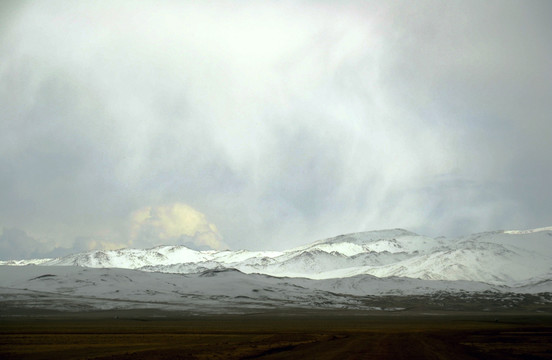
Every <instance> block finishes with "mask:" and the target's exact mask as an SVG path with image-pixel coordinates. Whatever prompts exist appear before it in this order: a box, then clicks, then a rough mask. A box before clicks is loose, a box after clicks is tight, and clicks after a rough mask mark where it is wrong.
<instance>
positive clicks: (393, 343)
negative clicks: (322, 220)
mask: <svg viewBox="0 0 552 360" xmlns="http://www.w3.org/2000/svg"><path fill="white" fill-rule="evenodd" d="M0 358H2V359H133V360H136V359H551V358H552V317H551V316H550V315H542V316H540V315H536V314H534V313H533V314H521V313H518V314H512V313H508V314H488V313H486V314H485V313H453V312H449V313H445V312H442V313H432V314H428V313H412V312H400V313H375V312H352V311H332V312H328V311H324V312H322V311H297V312H285V313H282V312H275V313H265V314H249V315H222V316H190V315H186V314H172V313H163V312H155V311H145V312H144V311H126V312H97V313H86V314H80V315H75V314H73V315H57V316H55V315H48V316H44V315H41V316H25V317H17V318H16V317H10V318H3V319H1V325H0Z"/></svg>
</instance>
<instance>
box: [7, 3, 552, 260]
mask: <svg viewBox="0 0 552 360" xmlns="http://www.w3.org/2000/svg"><path fill="white" fill-rule="evenodd" d="M551 24H552V3H551V2H549V1H542V2H541V1H514V2H510V1H464V0H463V1H403V2H400V1H399V2H388V1H358V2H356V1H237V0H236V1H212V2H201V1H156V2H147V1H142V2H135V1H129V2H126V1H78V2H71V1H32V2H22V1H14V2H8V1H3V2H2V3H1V5H0V229H1V230H0V234H1V235H0V258H4V259H6V258H25V257H39V256H40V257H42V256H51V255H62V254H67V253H69V252H74V251H81V250H86V249H102V248H104V249H111V248H119V247H123V246H124V247H151V246H155V245H159V244H188V245H190V246H193V247H197V248H206V247H212V248H219V249H220V248H230V249H240V248H246V249H283V248H287V247H292V246H298V245H301V244H305V243H308V242H311V241H314V240H318V239H321V238H326V237H331V236H335V235H338V234H343V233H350V232H357V231H364V230H375V229H385V228H396V227H401V228H406V229H409V230H411V231H414V232H417V233H420V234H423V235H429V236H439V235H445V236H448V237H453V236H460V235H467V234H470V233H475V232H480V231H486V230H496V229H526V228H535V227H542V226H550V225H552V216H551V215H552V191H550V185H551V184H552V166H551V165H552V160H551V159H552V156H551V154H552V141H551V140H550V139H551V135H552V122H551V120H552V119H551V114H552V66H551V62H550V61H551V60H550V59H551V58H552V41H551V39H552V26H551Z"/></svg>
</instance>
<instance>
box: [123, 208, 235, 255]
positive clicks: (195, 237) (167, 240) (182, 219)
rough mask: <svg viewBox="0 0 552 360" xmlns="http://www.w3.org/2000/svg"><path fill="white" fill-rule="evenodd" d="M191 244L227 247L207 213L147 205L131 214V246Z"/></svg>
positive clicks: (213, 247) (214, 247)
mask: <svg viewBox="0 0 552 360" xmlns="http://www.w3.org/2000/svg"><path fill="white" fill-rule="evenodd" d="M188 242H191V243H192V244H194V245H195V246H196V247H208V248H211V249H216V250H222V249H226V248H227V245H226V244H224V242H222V236H221V235H220V233H219V232H218V230H217V227H216V226H215V225H214V224H213V223H210V222H209V221H208V220H207V218H206V217H205V215H204V214H202V213H201V212H199V211H197V210H195V209H194V208H192V207H191V206H188V205H186V204H181V203H174V204H170V205H161V206H153V207H152V206H148V207H144V208H141V209H139V210H136V211H134V212H133V213H132V215H131V237H130V241H129V245H131V246H136V245H138V246H144V245H146V244H149V245H150V246H154V245H158V244H160V243H161V244H175V243H180V244H186V243H188Z"/></svg>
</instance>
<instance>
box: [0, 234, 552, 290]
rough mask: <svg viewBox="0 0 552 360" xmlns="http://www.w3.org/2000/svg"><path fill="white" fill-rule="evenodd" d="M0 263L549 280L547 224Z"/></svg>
mask: <svg viewBox="0 0 552 360" xmlns="http://www.w3.org/2000/svg"><path fill="white" fill-rule="evenodd" d="M2 263H3V264H5V265H24V264H27V263H36V264H41V265H44V266H83V267H94V268H126V269H141V270H144V271H150V272H167V273H180V274H192V273H200V272H203V271H206V270H215V269H218V270H221V269H227V268H234V269H238V270H240V271H241V272H243V273H248V274H252V273H259V274H265V275H271V276H280V277H305V278H311V279H332V278H344V277H352V276H357V275H373V276H377V277H393V276H398V277H409V278H417V279H423V280H451V281H457V280H465V281H478V282H485V283H489V284H494V285H507V286H523V285H524V284H530V283H532V282H534V281H536V280H537V279H540V281H542V280H543V279H550V274H551V273H552V228H541V229H534V230H526V231H494V232H486V233H480V234H474V235H470V236H467V237H463V238H460V239H445V238H437V239H433V238H429V237H426V236H420V235H417V234H414V233H412V232H409V231H407V230H402V229H393V230H380V231H370V232H363V233H355V234H348V235H341V236H337V237H334V238H330V239H324V240H320V241H317V242H314V243H312V244H308V245H305V246H301V247H297V248H294V249H290V250H287V251H282V252H277V251H246V250H240V251H195V250H191V249H188V248H186V247H184V246H158V247H155V248H152V249H121V250H112V251H91V252H85V253H79V254H74V255H70V256H66V257H63V258H58V259H51V260H37V261H28V262H23V261H20V262H0V264H2Z"/></svg>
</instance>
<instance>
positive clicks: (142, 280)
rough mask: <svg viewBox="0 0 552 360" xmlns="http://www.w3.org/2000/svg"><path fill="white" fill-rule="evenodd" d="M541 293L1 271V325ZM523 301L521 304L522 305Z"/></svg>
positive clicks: (391, 281) (357, 281)
mask: <svg viewBox="0 0 552 360" xmlns="http://www.w3.org/2000/svg"><path fill="white" fill-rule="evenodd" d="M543 291H548V292H550V291H552V284H550V282H548V283H546V284H545V283H539V284H536V285H535V286H533V287H529V286H526V287H524V288H519V289H517V288H505V287H497V286H492V285H488V284H484V283H477V282H470V281H429V280H419V279H409V278H396V277H395V278H386V279H384V278H377V277H374V276H370V275H360V276H354V277H350V278H343V279H326V280H312V279H305V278H276V277H270V276H267V275H260V274H244V273H241V272H239V271H237V270H224V271H206V272H203V273H199V274H187V275H182V274H167V273H155V272H144V271H138V270H128V269H107V268H104V269H98V268H83V267H76V266H24V267H14V266H0V305H1V306H0V318H1V317H2V316H4V315H8V316H9V314H10V313H9V309H13V308H19V309H21V308H29V307H34V308H41V309H51V310H62V311H83V310H84V311H86V310H94V309H103V310H108V309H161V310H185V311H190V312H194V313H206V312H225V313H228V312H231V311H237V312H244V311H251V310H255V309H285V308H308V309H312V308H316V309H321V308H322V309H328V308H334V309H336V308H337V309H341V308H347V309H363V310H399V308H396V307H392V306H389V305H386V304H387V301H388V300H386V297H389V296H401V297H402V296H406V295H413V296H430V297H433V298H436V299H437V300H438V301H439V302H441V303H442V302H443V301H446V299H447V297H449V296H456V298H457V299H458V297H460V298H462V299H468V300H469V299H471V298H477V297H481V296H483V297H484V298H486V299H490V300H491V302H493V303H498V304H500V302H501V301H503V300H504V299H506V298H508V297H510V298H511V297H512V296H513V297H514V298H515V297H516V295H515V294H516V293H523V294H530V293H533V294H535V295H533V300H532V301H535V298H536V300H537V301H539V302H541V301H545V302H548V303H550V302H552V298H551V297H550V296H544V297H543V296H542V295H539V294H537V293H541V292H543ZM454 294H456V295H454ZM526 296H527V295H523V296H522V297H521V298H519V299H521V300H522V301H523V299H526ZM541 299H542V300H541ZM421 301H422V302H423V301H425V300H421ZM407 302H408V300H407ZM468 302H469V301H468ZM392 303H393V302H391V304H392ZM500 305H502V304H500ZM6 309H8V310H6Z"/></svg>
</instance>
